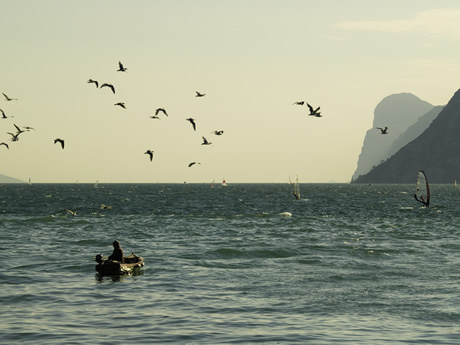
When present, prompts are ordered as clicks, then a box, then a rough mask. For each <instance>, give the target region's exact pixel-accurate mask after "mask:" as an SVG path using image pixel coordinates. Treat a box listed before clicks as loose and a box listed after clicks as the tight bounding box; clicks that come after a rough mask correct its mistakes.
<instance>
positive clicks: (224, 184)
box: [222, 179, 227, 187]
mask: <svg viewBox="0 0 460 345" xmlns="http://www.w3.org/2000/svg"><path fill="white" fill-rule="evenodd" d="M222 186H224V187H227V182H226V181H225V179H223V180H222Z"/></svg>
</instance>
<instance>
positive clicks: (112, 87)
mask: <svg viewBox="0 0 460 345" xmlns="http://www.w3.org/2000/svg"><path fill="white" fill-rule="evenodd" d="M104 86H107V87H110V88H111V89H112V92H113V93H114V94H115V87H114V86H113V85H112V84H108V83H104V84H102V85H101V87H100V89H102V88H103V87H104Z"/></svg>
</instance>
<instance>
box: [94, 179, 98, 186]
mask: <svg viewBox="0 0 460 345" xmlns="http://www.w3.org/2000/svg"><path fill="white" fill-rule="evenodd" d="M98 185H99V180H97V181H96V183H95V184H94V188H97V187H98Z"/></svg>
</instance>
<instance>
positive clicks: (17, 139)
mask: <svg viewBox="0 0 460 345" xmlns="http://www.w3.org/2000/svg"><path fill="white" fill-rule="evenodd" d="M6 133H7V134H9V135H11V136H12V138H11V141H19V134H21V133H22V132H20V133H11V132H6Z"/></svg>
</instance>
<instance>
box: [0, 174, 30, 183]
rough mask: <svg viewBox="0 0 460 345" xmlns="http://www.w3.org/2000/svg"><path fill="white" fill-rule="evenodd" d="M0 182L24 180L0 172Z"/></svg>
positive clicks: (19, 181)
mask: <svg viewBox="0 0 460 345" xmlns="http://www.w3.org/2000/svg"><path fill="white" fill-rule="evenodd" d="M0 183H24V181H21V180H18V179H17V178H14V177H9V176H5V175H2V174H0Z"/></svg>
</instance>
